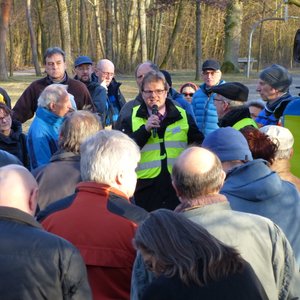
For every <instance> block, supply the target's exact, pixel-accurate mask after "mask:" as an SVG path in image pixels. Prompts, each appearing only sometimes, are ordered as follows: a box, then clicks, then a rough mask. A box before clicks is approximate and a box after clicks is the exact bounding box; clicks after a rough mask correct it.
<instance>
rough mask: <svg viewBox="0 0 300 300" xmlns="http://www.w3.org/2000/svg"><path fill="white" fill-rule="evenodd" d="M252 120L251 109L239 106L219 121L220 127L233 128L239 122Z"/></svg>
mask: <svg viewBox="0 0 300 300" xmlns="http://www.w3.org/2000/svg"><path fill="white" fill-rule="evenodd" d="M245 118H251V116H250V111H249V108H248V107H247V106H245V105H241V106H237V107H234V108H232V109H231V110H229V111H228V112H227V113H226V114H225V115H224V116H223V118H220V119H219V122H218V125H219V127H227V126H230V127H232V126H233V125H234V124H235V123H237V122H238V121H240V120H242V119H245Z"/></svg>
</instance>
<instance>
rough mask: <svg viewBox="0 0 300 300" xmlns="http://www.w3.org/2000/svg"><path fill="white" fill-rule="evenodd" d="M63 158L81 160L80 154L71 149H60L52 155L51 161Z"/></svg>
mask: <svg viewBox="0 0 300 300" xmlns="http://www.w3.org/2000/svg"><path fill="white" fill-rule="evenodd" d="M61 160H72V161H80V155H79V154H76V153H73V152H69V151H64V150H58V151H57V152H56V153H54V154H53V155H52V157H51V159H50V162H54V161H61Z"/></svg>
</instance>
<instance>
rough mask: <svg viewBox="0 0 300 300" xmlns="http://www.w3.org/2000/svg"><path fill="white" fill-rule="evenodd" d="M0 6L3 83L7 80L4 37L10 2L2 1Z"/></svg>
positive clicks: (0, 56) (0, 46)
mask: <svg viewBox="0 0 300 300" xmlns="http://www.w3.org/2000/svg"><path fill="white" fill-rule="evenodd" d="M0 5H1V12H0V80H2V81H5V80H7V79H8V75H7V64H6V37H7V32H8V24H9V19H10V10H11V6H12V0H2V1H1V3H0Z"/></svg>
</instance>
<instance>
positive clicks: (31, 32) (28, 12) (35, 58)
mask: <svg viewBox="0 0 300 300" xmlns="http://www.w3.org/2000/svg"><path fill="white" fill-rule="evenodd" d="M26 17H27V23H28V29H29V35H30V44H31V54H32V62H33V65H34V69H35V74H36V76H41V75H42V72H41V68H40V65H39V60H38V54H37V47H36V38H35V34H34V30H33V25H32V19H31V0H26Z"/></svg>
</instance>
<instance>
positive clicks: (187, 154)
mask: <svg viewBox="0 0 300 300" xmlns="http://www.w3.org/2000/svg"><path fill="white" fill-rule="evenodd" d="M215 161H216V157H215V155H214V154H213V153H212V152H210V151H208V150H206V149H204V148H201V147H190V148H188V149H186V150H185V151H183V152H182V153H181V155H180V156H179V158H178V159H177V161H176V165H178V167H179V168H180V170H181V171H182V172H186V173H191V174H196V175H198V174H203V173H206V172H208V171H209V170H211V168H212V167H213V166H214V164H215Z"/></svg>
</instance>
